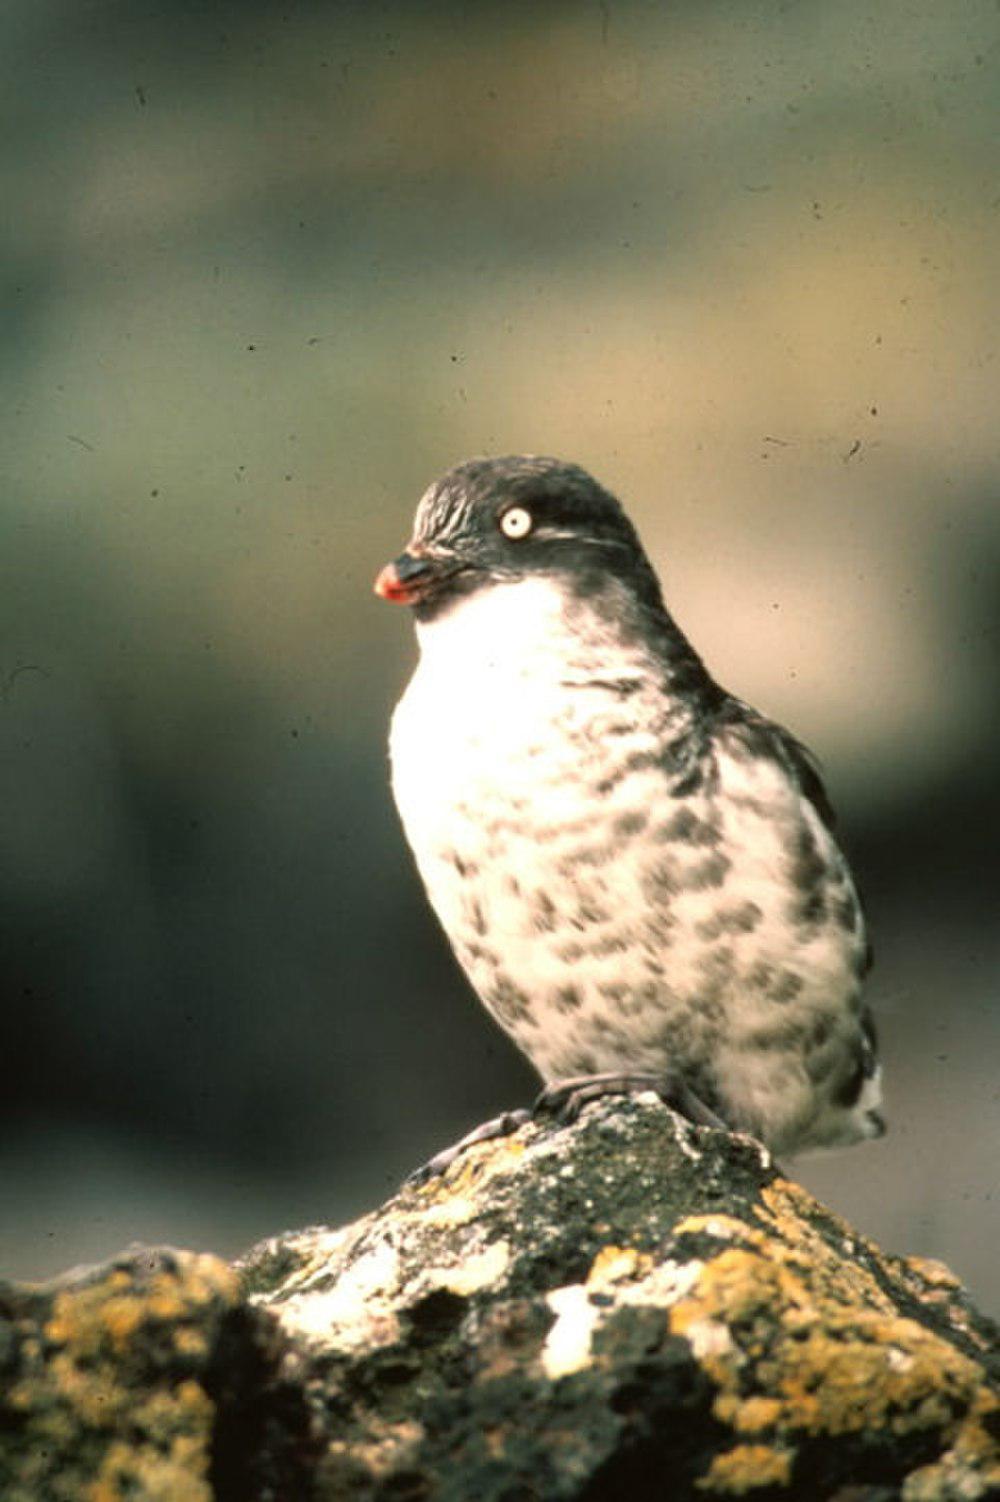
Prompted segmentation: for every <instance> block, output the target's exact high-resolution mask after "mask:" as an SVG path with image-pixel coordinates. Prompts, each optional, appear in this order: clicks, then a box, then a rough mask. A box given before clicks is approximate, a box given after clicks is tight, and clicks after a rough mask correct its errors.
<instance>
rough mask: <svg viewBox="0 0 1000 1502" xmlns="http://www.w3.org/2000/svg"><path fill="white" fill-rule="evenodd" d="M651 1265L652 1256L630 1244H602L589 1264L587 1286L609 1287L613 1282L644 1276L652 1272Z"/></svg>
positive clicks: (628, 1280)
mask: <svg viewBox="0 0 1000 1502" xmlns="http://www.w3.org/2000/svg"><path fill="white" fill-rule="evenodd" d="M653 1266H654V1263H653V1258H652V1257H651V1256H650V1255H649V1253H648V1252H639V1251H636V1249H635V1248H634V1247H630V1246H614V1245H609V1246H602V1247H601V1250H600V1251H599V1252H598V1254H597V1256H596V1257H595V1258H594V1260H593V1262H592V1263H591V1265H590V1271H589V1272H588V1274H587V1278H586V1283H587V1287H588V1288H590V1289H601V1288H610V1287H612V1286H613V1285H614V1284H615V1283H626V1282H630V1281H632V1280H633V1279H635V1278H645V1277H646V1276H647V1275H648V1274H649V1273H650V1272H652V1270H653Z"/></svg>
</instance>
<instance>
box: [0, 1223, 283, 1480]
mask: <svg viewBox="0 0 1000 1502" xmlns="http://www.w3.org/2000/svg"><path fill="white" fill-rule="evenodd" d="M287 1354H288V1353H287V1349H286V1346H285V1343H284V1341H283V1339H282V1336H281V1332H280V1329H279V1328H278V1327H277V1326H276V1325H275V1323H274V1321H273V1320H272V1319H271V1318H270V1317H269V1316H268V1315H266V1314H261V1313H259V1312H258V1311H257V1310H255V1309H254V1308H252V1307H251V1306H250V1305H248V1304H247V1303H246V1302H245V1301H244V1300H243V1299H242V1298H241V1296H240V1291H239V1279H238V1277H237V1275H236V1273H235V1272H234V1271H233V1269H232V1268H230V1267H227V1266H226V1264H225V1263H224V1262H220V1261H219V1260H218V1259H217V1258H215V1257H207V1256H197V1255H195V1254H194V1253H192V1252H174V1251H168V1250H139V1251H135V1252H126V1253H124V1254H123V1255H122V1256H121V1257H118V1258H116V1259H115V1260H114V1261H113V1262H110V1263H107V1264H106V1265H104V1266H102V1267H96V1268H82V1269H79V1270H76V1271H74V1272H71V1273H67V1274H65V1275H64V1276H63V1277H61V1278H58V1279H55V1280H54V1281H53V1282H51V1283H48V1284H34V1285H33V1284H20V1285H17V1284H9V1283H7V1284H0V1497H2V1498H3V1502H50V1499H51V1502H125V1499H126V1498H128V1499H135V1502H211V1499H212V1498H215V1497H233V1498H236V1497H259V1498H261V1499H263V1498H268V1497H273V1498H279V1497H281V1498H285V1497H288V1498H293V1497H299V1496H303V1497H305V1496H308V1490H307V1489H303V1490H299V1487H300V1485H304V1484H307V1482H308V1472H309V1469H310V1467H309V1465H308V1462H307V1461H306V1459H305V1456H306V1455H307V1454H308V1423H309V1416H308V1414H307V1413H306V1410H305V1407H304V1405H303V1401H302V1390H301V1387H296V1386H294V1385H292V1384H290V1383H289V1382H288V1381H287V1380H285V1379H284V1378H283V1377H282V1376H280V1375H279V1372H278V1367H279V1364H280V1362H281V1361H282V1359H283V1358H286V1357H287ZM251 1432H252V1433H253V1435H254V1443H253V1445H252V1446H247V1445H246V1444H245V1440H246V1436H247V1434H248V1433H251Z"/></svg>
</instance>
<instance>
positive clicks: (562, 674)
mask: <svg viewBox="0 0 1000 1502" xmlns="http://www.w3.org/2000/svg"><path fill="white" fill-rule="evenodd" d="M375 590H376V593H377V594H379V595H380V596H381V597H382V598H383V599H385V600H388V601H390V602H393V603H397V604H403V605H406V606H408V607H409V608H410V610H411V612H412V615H413V619H414V623H415V627H416V636H417V641H418V646H419V660H418V664H417V667H416V669H415V671H414V673H413V676H412V678H411V679H410V681H409V683H408V685H407V687H406V689H405V691H404V693H403V695H402V698H401V699H400V701H399V703H398V705H397V707H396V709H395V712H394V714H393V716H392V722H391V731H390V737H389V750H390V762H391V783H392V791H393V794H394V797H395V801H396V805H397V808H398V812H399V815H400V819H401V822H402V826H403V830H404V833H405V836H406V838H407V840H408V842H409V845H410V847H411V850H412V853H413V856H414V858H415V861H416V866H417V869H418V871H419V874H420V877H421V878H422V881H423V885H424V887H425V889H426V893H427V897H428V899H429V901H430V904H431V906H432V908H433V909H434V911H435V912H436V914H437V917H438V919H439V920H440V924H441V926H442V928H443V929H444V932H445V935H446V936H447V938H448V940H449V941H450V944H451V946H452V948H453V950H454V953H455V956H456V958H457V960H458V962H459V964H460V966H461V967H462V969H463V970H464V971H465V974H466V976H467V977H468V980H469V981H470V983H471V985H472V988H473V990H474V991H475V992H476V993H477V994H478V996H479V998H480V1000H481V1001H482V1002H483V1004H484V1006H485V1007H486V1009H487V1011H488V1012H490V1013H491V1014H492V1016H493V1017H494V1018H495V1020H496V1021H497V1022H498V1023H499V1025H500V1027H501V1028H502V1029H503V1030H504V1031H505V1032H506V1033H507V1034H508V1035H509V1036H510V1038H511V1039H512V1040H513V1042H514V1043H515V1045H516V1046H517V1047H518V1048H519V1049H520V1050H521V1051H522V1052H523V1053H524V1054H525V1055H526V1056H527V1058H528V1059H529V1061H530V1062H531V1064H532V1065H533V1066H534V1068H535V1069H536V1071H537V1072H538V1074H539V1076H540V1078H541V1081H542V1086H543V1088H542V1091H541V1094H540V1095H539V1097H538V1101H537V1102H536V1106H535V1111H536V1113H537V1112H538V1111H539V1110H544V1109H548V1110H552V1111H555V1112H556V1113H557V1114H558V1113H559V1112H562V1113H564V1114H565V1115H566V1116H567V1119H571V1118H572V1116H573V1115H575V1114H578V1113H579V1111H580V1109H582V1106H583V1105H584V1104H585V1103H586V1102H587V1101H588V1100H590V1099H593V1098H594V1097H595V1096H597V1095H602V1094H605V1093H608V1092H612V1091H628V1090H639V1089H646V1088H653V1089H656V1090H658V1092H659V1093H660V1094H661V1096H662V1097H663V1099H664V1100H665V1101H667V1103H668V1104H671V1105H673V1106H674V1107H675V1108H677V1109H679V1110H680V1111H681V1112H682V1114H683V1115H685V1116H687V1117H688V1118H689V1119H690V1120H692V1121H695V1122H701V1123H702V1124H710V1125H714V1126H721V1127H724V1128H726V1129H728V1130H729V1131H732V1132H740V1133H744V1134H747V1135H749V1136H751V1137H753V1138H755V1139H757V1141H758V1142H760V1143H761V1144H763V1145H764V1147H765V1148H767V1149H769V1150H770V1151H771V1152H773V1153H776V1154H781V1155H792V1156H795V1155H797V1154H799V1153H802V1152H811V1151H813V1150H817V1149H826V1148H834V1147H841V1146H847V1145H850V1144H852V1143H855V1142H859V1141H862V1140H864V1139H871V1138H876V1137H879V1136H881V1135H882V1134H883V1132H884V1131H885V1129H886V1127H885V1120H884V1117H883V1115H882V1112H881V1110H880V1107H881V1104H882V1090H881V1068H880V1065H879V1063H878V1057H877V1046H876V1032H875V1025H874V1021H873V1018H872V1013H871V1009H870V1007H869V1006H868V1004H867V1002H866V1001H865V999H864V998H863V995H862V991H863V983H864V981H865V977H866V975H867V972H868V970H869V967H870V964H871V946H870V943H869V941H868V937H867V931H866V920H865V915H864V912H863V909H862V903H861V900H860V898H859V895H858V890H857V887H856V885H855V882H854V879H853V876H852V874H851V870H850V867H849V865H848V862H847V859H846V857H845V855H844V854H843V852H842V850H841V847H840V845H839V843H838V841H837V837H836V835H835V833H834V815H833V811H832V809H831V805H830V802H829V799H828V797H827V794H826V791H825V789H824V786H823V782H822V779H821V775H820V772H819V769H818V763H817V762H816V760H815V759H814V757H813V755H812V754H811V753H810V752H809V751H808V750H807V749H806V748H805V747H804V746H803V745H802V744H801V742H799V741H798V740H797V739H796V738H795V737H794V736H793V735H792V734H791V733H790V732H789V731H787V730H785V729H784V728H783V727H782V726H780V725H778V724H777V723H775V722H774V721H773V720H771V719H769V718H767V717H766V716H765V715H763V714H761V713H759V712H758V711H757V710H755V709H753V708H752V707H751V706H750V705H749V704H747V703H745V702H743V701H742V700H741V699H739V698H737V697H735V696H734V695H733V694H731V693H729V692H727V691H726V690H725V689H723V688H722V687H720V686H719V684H718V683H717V682H716V681H715V679H714V678H713V677H712V676H711V674H710V673H709V671H708V669H707V668H706V667H705V665H704V664H703V662H702V660H701V658H700V657H699V655H698V654H697V652H696V651H695V649H694V648H693V647H692V645H691V644H690V642H689V641H688V639H687V637H686V636H685V635H684V633H683V632H682V630H681V628H680V627H679V626H678V625H677V624H676V622H675V621H674V619H673V617H672V615H671V614H670V613H669V611H668V609H667V607H666V605H665V604H664V600H663V594H662V590H661V586H660V583H659V580H658V578H657V575H656V573H655V572H654V569H653V567H652V565H651V563H650V561H649V558H648V557H647V554H646V552H645V550H644V548H643V545H642V543H641V541H640V539H639V536H638V533H637V531H636V529H635V527H634V526H633V524H632V522H631V521H630V520H629V518H628V516H627V514H626V512H625V510H624V508H623V507H622V505H621V504H620V502H619V501H618V500H617V499H616V498H615V497H614V496H613V495H612V494H611V493H610V492H609V491H608V490H606V489H605V488H604V487H603V486H602V485H601V484H599V483H598V482H597V481H596V480H595V479H594V478H592V476H591V475H590V474H589V473H588V472H587V471H585V470H584V469H582V468H580V467H579V466H578V465H576V464H573V463H568V462H564V461H562V460H560V459H555V458H549V457H542V456H535V455H507V456H502V457H486V458H475V459H471V460H467V461H465V462H463V463H460V464H458V465H456V466H455V467H454V468H452V469H451V470H449V471H448V472H447V473H446V474H445V475H443V476H442V477H441V478H440V479H438V480H437V481H435V482H434V483H433V484H432V485H431V486H430V487H429V488H428V489H427V490H426V492H425V493H424V495H423V496H422V498H421V500H420V502H419V505H418V507H417V511H416V518H415V522H414V528H413V534H412V538H411V541H410V542H409V543H408V545H407V547H406V549H405V551H404V552H403V553H402V554H401V555H400V556H399V557H397V558H396V559H395V560H394V561H393V562H391V563H389V564H387V565H386V566H385V567H384V568H383V569H382V570H381V572H380V573H379V574H378V577H377V579H376V581H375ZM528 1114H529V1113H527V1112H526V1111H520V1110H519V1111H515V1112H507V1113H504V1115H503V1116H501V1117H498V1118H496V1119H495V1120H494V1121H492V1122H488V1123H485V1124H484V1125H483V1126H482V1127H479V1128H476V1129H475V1130H474V1131H473V1132H471V1133H469V1134H468V1135H467V1136H466V1137H465V1138H463V1139H462V1141H461V1142H460V1143H458V1144H456V1145H455V1148H453V1149H449V1150H447V1151H446V1152H445V1153H443V1154H440V1155H438V1158H436V1159H432V1160H431V1164H430V1165H429V1168H430V1170H435V1169H440V1168H443V1167H444V1166H445V1165H446V1164H447V1163H449V1162H450V1161H451V1160H452V1157H453V1156H454V1155H455V1153H457V1152H458V1151H459V1150H460V1149H463V1148H464V1147H466V1146H467V1145H468V1143H470V1142H472V1141H477V1140H481V1139H482V1138H484V1137H488V1136H491V1135H496V1134H497V1133H499V1132H503V1131H509V1130H511V1129H512V1128H513V1127H514V1126H517V1125H519V1124H520V1123H521V1122H522V1121H524V1120H526V1119H527V1117H528Z"/></svg>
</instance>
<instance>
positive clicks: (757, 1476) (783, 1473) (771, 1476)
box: [696, 1445, 792, 1497]
mask: <svg viewBox="0 0 1000 1502" xmlns="http://www.w3.org/2000/svg"><path fill="white" fill-rule="evenodd" d="M791 1477H792V1462H791V1457H790V1456H789V1454H788V1453H787V1451H785V1450H774V1449H772V1448H771V1446H770V1445H736V1446H735V1447H734V1448H733V1449H732V1450H724V1451H723V1452H722V1454H721V1455H716V1456H715V1458H714V1460H713V1461H712V1464H711V1467H710V1468H709V1471H708V1474H707V1475H706V1476H704V1477H703V1478H702V1479H701V1480H700V1481H699V1482H697V1483H696V1484H697V1485H698V1486H699V1487H700V1488H701V1489H703V1490H705V1491H713V1492H721V1493H722V1494H723V1495H724V1496H725V1495H728V1496H733V1497H742V1496H745V1495H746V1493H747V1492H755V1491H761V1490H763V1489H764V1488H765V1487H771V1486H787V1485H788V1483H789V1481H790V1480H791Z"/></svg>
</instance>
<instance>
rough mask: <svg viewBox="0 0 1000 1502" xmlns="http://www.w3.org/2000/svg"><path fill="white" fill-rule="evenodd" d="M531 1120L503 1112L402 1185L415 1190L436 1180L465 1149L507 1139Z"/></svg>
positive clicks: (526, 1115) (527, 1115)
mask: <svg viewBox="0 0 1000 1502" xmlns="http://www.w3.org/2000/svg"><path fill="white" fill-rule="evenodd" d="M530 1120H531V1112H530V1111H521V1110H518V1111H504V1113H503V1115H502V1116H494V1117H493V1118H492V1119H491V1120H490V1121H484V1122H483V1123H482V1124H481V1125H480V1126H477V1127H473V1128H472V1131H471V1132H466V1134H465V1136H464V1137H461V1138H459V1140H458V1141H457V1142H454V1143H452V1145H451V1147H446V1148H443V1149H442V1150H441V1152H439V1153H435V1154H434V1156H433V1158H429V1159H428V1161H427V1162H426V1163H424V1164H423V1165H422V1166H421V1167H420V1168H415V1169H414V1170H413V1172H412V1173H410V1174H407V1176H406V1178H405V1179H404V1180H403V1185H404V1187H405V1188H407V1189H416V1188H418V1187H419V1186H420V1185H421V1184H426V1183H427V1181H428V1180H429V1179H436V1178H438V1177H440V1175H441V1174H443V1173H444V1172H445V1170H446V1169H448V1168H450V1167H451V1165H452V1164H453V1163H454V1161H455V1159H456V1158H458V1157H460V1156H461V1154H462V1153H464V1152H465V1149H466V1148H467V1147H473V1146H474V1145H475V1144H476V1143H477V1142H493V1141H495V1140H496V1138H497V1137H509V1136H510V1134H511V1132H516V1131H517V1129H518V1127H522V1126H524V1124H525V1122H528V1121H530Z"/></svg>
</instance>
